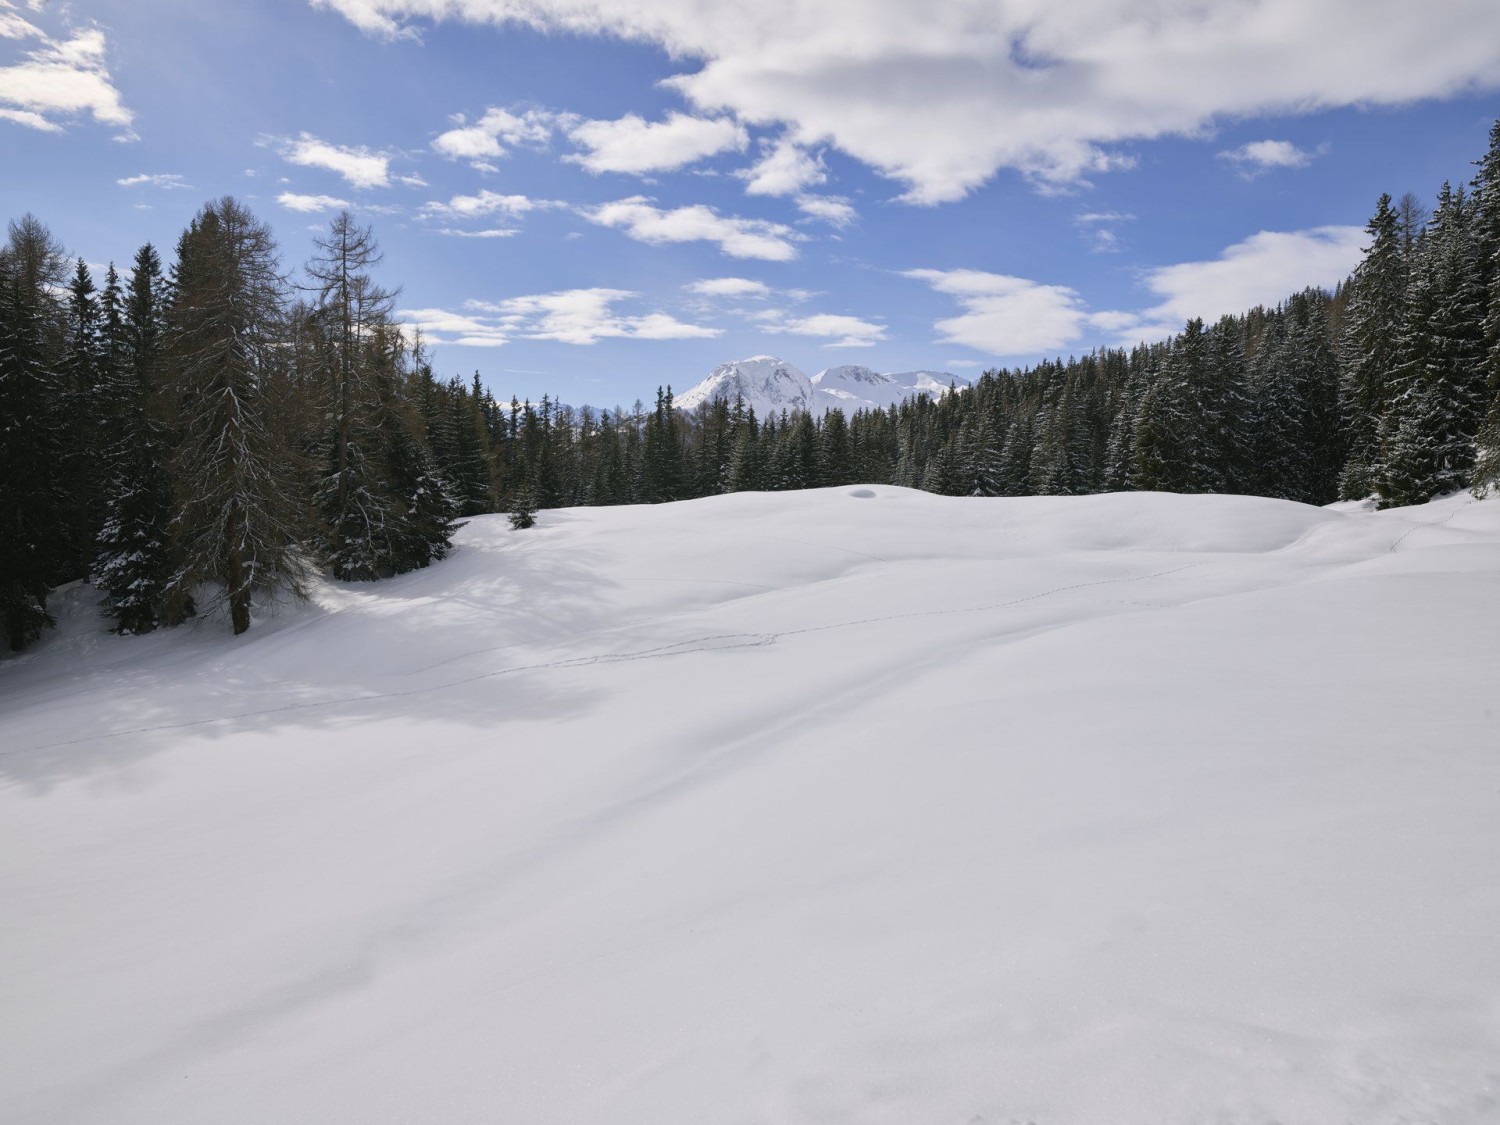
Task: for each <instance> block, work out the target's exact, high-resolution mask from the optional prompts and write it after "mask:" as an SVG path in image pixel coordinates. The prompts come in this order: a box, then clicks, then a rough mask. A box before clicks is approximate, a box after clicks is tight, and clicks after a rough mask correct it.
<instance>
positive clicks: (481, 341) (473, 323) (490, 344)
mask: <svg viewBox="0 0 1500 1125" xmlns="http://www.w3.org/2000/svg"><path fill="white" fill-rule="evenodd" d="M397 319H398V320H400V321H401V323H402V324H404V325H406V326H407V327H408V328H416V329H420V330H421V332H422V335H423V336H425V337H426V338H427V339H428V341H429V342H431V343H434V344H461V345H463V346H464V347H469V348H498V347H503V346H504V345H505V344H507V343H509V342H510V341H509V339H508V338H507V337H506V335H505V332H504V331H503V330H502V329H501V328H500V327H499V325H497V324H496V323H494V321H493V320H492V319H488V318H480V317H474V316H465V315H464V314H462V313H455V312H449V311H448V310H447V309H404V310H402V312H401V313H400V314H399V316H398V317H397Z"/></svg>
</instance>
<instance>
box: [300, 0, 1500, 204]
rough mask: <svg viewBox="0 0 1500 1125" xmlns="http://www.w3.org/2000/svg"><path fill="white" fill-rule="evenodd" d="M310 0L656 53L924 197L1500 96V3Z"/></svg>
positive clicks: (677, 83)
mask: <svg viewBox="0 0 1500 1125" xmlns="http://www.w3.org/2000/svg"><path fill="white" fill-rule="evenodd" d="M313 2H314V3H316V4H317V5H318V6H320V7H326V8H332V9H335V10H337V11H339V12H342V13H343V14H344V16H345V17H347V18H348V19H349V20H350V21H352V22H353V23H354V24H356V25H357V26H359V27H361V28H363V29H365V30H366V31H368V32H370V33H372V34H379V35H386V36H395V35H400V34H403V33H409V32H412V31H413V30H414V21H425V20H435V19H457V20H465V21H468V22H472V23H488V24H495V25H504V24H509V23H520V24H526V25H529V26H532V27H535V28H539V29H543V30H554V29H555V30H562V31H567V32H571V33H576V34H595V35H598V34H608V35H614V36H618V37H620V38H623V39H627V40H631V41H635V42H644V43H650V44H654V45H657V46H660V47H662V48H664V49H665V51H666V52H667V53H668V55H669V56H670V57H671V58H673V59H677V60H681V66H682V72H681V73H679V74H678V75H677V76H676V77H674V78H672V79H670V80H669V82H670V85H672V86H673V87H675V88H676V89H677V90H679V91H680V92H681V93H682V94H683V95H684V96H685V97H686V98H687V99H688V100H689V102H690V103H691V104H692V105H693V106H694V107H695V109H696V111H697V112H699V113H701V114H716V113H727V114H730V115H733V116H734V117H735V118H736V119H738V120H740V121H742V122H745V123H746V124H750V125H755V126H760V127H766V128H770V127H774V126H776V125H778V124H780V125H782V126H784V127H786V128H787V129H788V130H789V131H790V132H791V134H792V135H794V136H796V137H797V138H799V139H801V140H803V141H804V142H808V143H818V144H826V145H829V146H831V147H836V148H838V149H841V150H842V151H844V152H845V153H848V154H849V155H851V156H853V157H855V158H856V159H858V160H861V161H863V162H864V163H866V164H868V165H870V166H871V167H873V168H875V169H877V170H878V171H880V172H881V173H883V174H885V175H886V176H889V177H891V178H892V179H894V180H896V181H898V182H899V183H901V184H903V185H905V188H906V192H905V198H906V199H908V200H910V201H912V202H915V203H923V204H930V203H940V202H944V201H947V200H953V199H958V198H960V197H962V196H963V195H965V194H967V193H968V192H970V191H972V190H974V189H975V188H976V187H978V186H979V185H981V184H983V183H984V182H985V181H986V180H988V179H989V178H990V177H991V176H992V175H994V174H995V173H996V171H997V170H1000V169H1013V170H1015V171H1017V172H1019V173H1021V174H1023V175H1025V176H1028V177H1031V178H1032V179H1033V180H1035V181H1037V182H1039V183H1042V184H1048V183H1051V184H1059V183H1076V182H1078V181H1079V180H1081V179H1084V178H1086V177H1088V176H1089V175H1092V174H1094V173H1098V172H1101V171H1105V170H1108V169H1110V168H1114V167H1119V166H1121V163H1122V154H1121V151H1120V148H1119V146H1121V145H1127V144H1129V143H1131V142H1135V141H1141V140H1149V139H1152V138H1157V137H1164V136H1186V137H1202V136H1205V135H1207V134H1208V133H1209V131H1210V130H1211V129H1212V127H1213V125H1214V123H1215V122H1217V121H1219V120H1222V119H1224V118H1228V117H1236V118H1245V117H1251V116H1255V115H1264V114H1273V113H1277V114H1285V113H1305V112H1311V111H1315V110H1325V109H1330V108H1335V107H1340V106H1362V105H1398V104H1402V103H1405V102H1410V101H1413V100H1418V99H1423V98H1435V97H1447V96H1452V95H1456V94H1460V93H1465V92H1471V91H1475V90H1488V89H1494V88H1495V87H1497V86H1500V52H1497V51H1496V50H1495V43H1497V42H1500V4H1496V3H1494V0H1445V3H1444V4H1443V5H1442V11H1441V14H1440V16H1438V15H1435V14H1434V12H1433V11H1432V9H1431V7H1430V6H1426V7H1424V6H1423V5H1420V4H1412V3H1410V2H1409V0H1319V2H1318V3H1309V2H1308V0H1238V2H1234V3H1229V2H1220V3H1205V2H1204V0H1153V2H1151V3H1142V2H1141V0H1075V2H1072V3H1067V4H1058V3H1051V2H1046V0H943V2H942V3H936V4H914V3H910V2H909V0H844V2H840V3H823V4H808V3H805V2H804V0H758V2H757V3H754V4H727V3H704V2H703V0H653V2H652V3H642V2H640V0H527V2H526V3H520V2H518V0H313ZM1455 29H1460V30H1459V31H1458V32H1455ZM1335 46H1336V48H1337V49H1333V48H1334V47H1335Z"/></svg>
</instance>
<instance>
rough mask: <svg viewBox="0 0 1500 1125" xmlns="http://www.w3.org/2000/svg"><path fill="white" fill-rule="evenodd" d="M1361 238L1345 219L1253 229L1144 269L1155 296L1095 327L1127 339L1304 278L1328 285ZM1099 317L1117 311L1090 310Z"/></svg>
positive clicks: (1271, 294)
mask: <svg viewBox="0 0 1500 1125" xmlns="http://www.w3.org/2000/svg"><path fill="white" fill-rule="evenodd" d="M1366 241H1367V239H1366V235H1365V231H1364V228H1363V227H1353V226H1328V227H1314V228H1313V229H1311V230H1299V231H1261V232H1260V233H1259V234H1254V235H1251V236H1250V237H1249V238H1247V239H1245V240H1244V241H1242V242H1237V243H1235V244H1234V245H1233V246H1230V247H1228V248H1227V249H1226V250H1224V252H1223V253H1222V254H1220V255H1219V256H1218V257H1217V258H1213V259H1210V260H1208V261H1203V262H1180V263H1178V264H1176V265H1171V266H1162V267H1160V268H1158V269H1155V270H1152V271H1151V273H1150V274H1149V275H1148V276H1147V279H1146V286H1147V288H1149V289H1150V290H1151V291H1152V292H1153V293H1155V294H1156V295H1157V296H1158V297H1160V298H1161V301H1160V302H1159V303H1158V304H1156V305H1155V306H1153V307H1151V308H1149V309H1146V310H1145V311H1144V312H1142V313H1141V314H1139V316H1137V317H1136V318H1135V320H1134V321H1133V322H1131V321H1122V320H1119V319H1117V320H1116V321H1115V322H1114V323H1113V324H1104V323H1100V324H1099V326H1100V327H1105V328H1109V329H1110V330H1118V331H1119V332H1120V338H1121V340H1122V341H1123V342H1129V343H1134V342H1136V341H1137V340H1141V339H1158V338H1160V337H1164V336H1167V335H1169V334H1171V333H1174V332H1180V331H1182V326H1183V324H1184V323H1186V322H1187V321H1188V320H1189V319H1190V318H1192V317H1201V318H1202V319H1203V320H1204V321H1206V322H1209V323H1212V322H1213V321H1215V320H1217V319H1218V318H1219V317H1220V316H1223V315H1224V314H1225V313H1235V314H1238V313H1243V312H1245V311H1246V310H1247V309H1251V308H1254V307H1255V306H1256V305H1274V304H1276V303H1277V302H1278V301H1280V300H1282V299H1284V298H1286V297H1289V296H1290V295H1291V294H1293V293H1296V292H1298V291H1299V290H1301V289H1305V288H1306V287H1308V286H1309V285H1312V286H1320V287H1322V288H1325V289H1332V288H1333V287H1334V286H1335V285H1337V284H1338V283H1339V282H1340V281H1342V280H1343V279H1344V278H1345V277H1347V276H1348V275H1349V274H1350V273H1352V272H1353V270H1354V267H1355V266H1356V265H1358V264H1359V261H1360V258H1361V257H1362V256H1363V253H1364V247H1365V243H1366ZM1104 316H1110V317H1116V318H1119V317H1120V316H1121V314H1117V313H1096V314H1095V317H1096V319H1097V318H1099V317H1104Z"/></svg>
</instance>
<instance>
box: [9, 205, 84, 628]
mask: <svg viewBox="0 0 1500 1125" xmlns="http://www.w3.org/2000/svg"><path fill="white" fill-rule="evenodd" d="M62 277H63V258H62V253H61V249H60V247H59V246H58V245H57V243H56V241H55V240H54V239H53V237H52V235H51V233H50V232H49V231H48V230H47V229H46V227H44V226H42V224H41V223H39V222H37V221H36V220H35V219H34V218H32V217H31V216H30V215H28V216H26V217H25V218H24V219H22V220H21V221H20V222H15V223H11V224H10V232H9V240H8V242H7V243H6V245H5V246H4V248H3V249H0V631H3V632H4V634H5V637H6V640H7V643H8V644H9V646H10V648H11V649H12V650H13V651H20V650H21V649H22V648H24V647H26V646H27V645H29V644H31V643H32V642H33V641H35V640H36V639H37V638H38V637H39V636H40V635H41V631H42V630H43V629H44V628H46V627H48V626H50V625H51V624H52V617H51V615H50V614H48V612H47V596H48V593H49V591H50V590H51V588H52V587H53V586H54V585H56V584H57V583H58V582H60V581H64V580H65V578H66V577H68V576H69V571H68V564H69V561H70V560H69V558H68V546H69V544H68V534H69V531H70V530H71V529H70V527H69V524H68V522H67V519H66V515H67V513H68V512H69V510H70V501H71V497H70V496H69V494H68V492H67V490H66V484H65V480H64V478H63V475H62V473H61V472H60V469H61V467H62V466H63V465H65V464H67V463H69V461H70V458H71V456H72V445H71V443H72V439H73V437H74V436H75V435H74V431H73V427H72V425H71V421H72V419H71V416H70V407H71V405H72V403H71V396H70V395H69V393H68V390H67V388H66V386H65V385H64V384H63V383H62V380H61V379H60V378H59V377H58V375H57V374H56V372H57V369H58V367H59V366H60V364H61V359H62V352H63V347H64V338H63V324H64V318H63V310H62V309H61V308H60V307H59V306H58V304H57V301H56V300H55V298H54V297H53V296H52V289H53V287H54V286H56V285H58V284H59V283H60V282H61V280H62Z"/></svg>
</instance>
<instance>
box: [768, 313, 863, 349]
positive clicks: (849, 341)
mask: <svg viewBox="0 0 1500 1125" xmlns="http://www.w3.org/2000/svg"><path fill="white" fill-rule="evenodd" d="M762 327H764V328H765V330H766V331H767V332H785V333H788V334H790V335H793V336H821V337H824V338H827V339H828V341H829V342H828V343H826V344H824V345H823V346H824V347H825V348H869V347H873V346H874V345H875V344H877V343H879V342H880V341H882V340H884V339H885V326H884V325H883V324H872V323H871V322H870V321H868V320H861V319H860V318H859V317H857V316H843V315H840V314H836V313H815V314H813V315H812V316H800V317H794V318H792V319H789V320H774V321H773V320H769V319H767V320H766V321H765V322H764V323H763V325H762Z"/></svg>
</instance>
